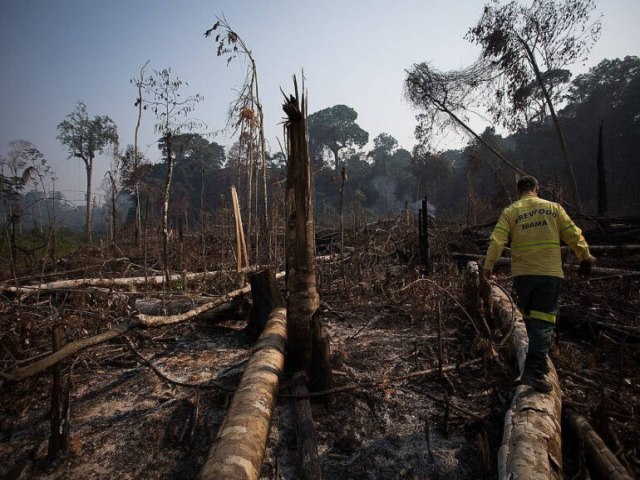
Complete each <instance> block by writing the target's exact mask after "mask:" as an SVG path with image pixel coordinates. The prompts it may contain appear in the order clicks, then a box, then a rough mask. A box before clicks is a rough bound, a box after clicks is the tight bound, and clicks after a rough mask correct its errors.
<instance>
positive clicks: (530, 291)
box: [513, 275, 560, 364]
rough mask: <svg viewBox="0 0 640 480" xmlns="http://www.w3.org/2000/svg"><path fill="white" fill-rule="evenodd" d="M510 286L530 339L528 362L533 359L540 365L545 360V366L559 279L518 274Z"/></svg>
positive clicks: (558, 292)
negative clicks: (513, 289)
mask: <svg viewBox="0 0 640 480" xmlns="http://www.w3.org/2000/svg"><path fill="white" fill-rule="evenodd" d="M513 286H514V288H515V290H516V294H517V296H518V307H520V310H521V311H522V315H523V316H524V319H525V325H526V327H527V335H528V336H529V350H528V352H527V358H528V361H529V360H533V359H534V358H535V359H536V360H539V361H540V362H542V361H543V359H544V363H545V364H546V355H547V353H548V352H549V348H550V347H551V342H552V340H553V335H554V333H555V323H556V318H557V315H558V298H559V296H560V278H558V277H551V276H545V275H520V276H517V277H514V278H513ZM529 357H531V358H530V359H529Z"/></svg>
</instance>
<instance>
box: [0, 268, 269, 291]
mask: <svg viewBox="0 0 640 480" xmlns="http://www.w3.org/2000/svg"><path fill="white" fill-rule="evenodd" d="M263 268H267V267H265V266H264V265H254V266H252V267H247V268H243V269H242V273H250V272H254V271H258V270H261V269H263ZM224 273H230V271H228V270H215V271H212V272H195V273H187V274H181V273H176V274H173V275H171V277H170V280H171V281H172V282H174V281H193V280H206V279H208V278H214V277H216V276H218V275H222V274H224ZM164 283H165V277H164V275H154V276H151V277H149V276H148V277H124V278H76V279H73V280H58V281H55V282H48V283H41V284H39V285H25V286H22V287H15V286H8V285H7V286H2V287H1V290H2V291H3V292H7V293H26V294H29V293H37V292H38V291H43V290H64V289H68V288H78V287H126V286H133V285H145V284H149V285H155V286H157V285H163V284H164Z"/></svg>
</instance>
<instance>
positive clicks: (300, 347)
mask: <svg viewBox="0 0 640 480" xmlns="http://www.w3.org/2000/svg"><path fill="white" fill-rule="evenodd" d="M294 87H295V95H290V96H289V98H286V99H285V103H284V105H283V107H282V108H283V110H284V111H285V113H286V114H287V122H286V124H285V131H286V137H287V154H288V158H287V238H286V252H287V290H288V291H289V304H288V308H287V316H288V318H289V322H288V324H289V331H288V336H289V339H290V342H289V358H290V361H291V363H292V366H293V367H294V369H295V370H300V369H301V370H305V371H307V372H308V373H309V377H310V380H311V381H312V382H314V383H316V381H317V382H318V383H319V384H323V388H322V389H326V388H330V384H331V383H332V381H331V369H330V368H328V367H327V368H326V369H325V370H326V371H325V372H324V374H325V378H322V379H321V378H320V377H321V376H322V375H317V374H318V371H315V372H313V371H312V363H313V364H322V363H323V360H322V359H321V358H317V357H316V358H314V356H319V357H322V355H323V353H324V352H320V351H318V350H317V349H314V348H313V346H312V344H317V345H318V346H320V345H323V344H325V345H326V343H327V341H326V339H323V338H321V337H322V334H321V328H318V326H316V328H314V323H317V321H314V315H315V313H316V310H317V309H318V305H319V302H320V298H319V296H318V290H317V288H316V270H315V263H314V253H315V227H314V220H313V198H312V192H313V189H312V186H311V181H312V179H311V169H310V163H309V145H308V142H307V132H306V105H305V96H304V93H303V94H302V101H300V97H299V95H298V85H297V82H296V80H295V77H294ZM303 88H304V87H303ZM314 337H315V338H314ZM324 363H325V364H326V365H328V361H326V359H324Z"/></svg>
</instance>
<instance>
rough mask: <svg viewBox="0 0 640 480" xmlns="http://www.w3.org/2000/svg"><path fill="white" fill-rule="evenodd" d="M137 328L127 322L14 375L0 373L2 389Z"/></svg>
mask: <svg viewBox="0 0 640 480" xmlns="http://www.w3.org/2000/svg"><path fill="white" fill-rule="evenodd" d="M133 326H135V321H132V320H125V321H124V322H121V323H119V324H118V325H116V326H115V327H114V328H112V329H111V330H107V331H106V332H102V333H100V334H98V335H94V336H93V337H89V338H83V339H82V340H76V341H75V342H70V343H67V344H66V345H65V346H64V347H62V348H61V349H60V350H56V351H55V352H53V353H52V354H51V355H48V356H46V357H44V358H43V359H41V360H38V361H37V362H34V363H32V364H31V365H27V366H26V367H22V368H19V369H18V370H16V371H15V372H12V373H4V372H3V373H0V387H2V385H3V384H4V382H7V381H8V382H13V381H19V380H23V379H25V378H27V377H31V376H32V375H35V374H36V373H40V372H42V371H43V370H46V369H47V368H49V367H51V366H53V365H55V364H56V363H58V362H60V361H62V360H64V359H65V358H68V357H70V356H72V355H75V354H76V353H78V352H80V351H82V350H84V349H85V348H88V347H92V346H94V345H98V344H100V343H103V342H107V341H109V340H112V339H114V338H116V337H119V336H120V335H122V334H123V333H125V332H127V331H128V330H129V329H130V328H132V327H133Z"/></svg>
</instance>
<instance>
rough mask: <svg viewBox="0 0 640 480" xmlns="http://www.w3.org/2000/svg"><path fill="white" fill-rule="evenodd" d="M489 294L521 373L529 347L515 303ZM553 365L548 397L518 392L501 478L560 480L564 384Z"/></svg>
mask: <svg viewBox="0 0 640 480" xmlns="http://www.w3.org/2000/svg"><path fill="white" fill-rule="evenodd" d="M478 268H479V267H478V264H477V263H475V262H469V264H468V265H467V272H466V274H467V275H468V276H477V275H478ZM489 287H490V288H489V289H485V292H484V294H485V301H486V302H487V305H488V306H489V308H490V311H491V313H492V316H493V317H495V318H496V319H497V320H499V323H500V325H501V326H502V328H503V329H504V330H507V331H508V332H509V333H507V335H510V338H511V340H512V344H513V347H514V350H515V352H516V357H517V361H518V370H519V372H520V374H522V371H523V369H524V361H525V358H526V352H527V347H528V343H529V340H528V337H527V332H526V327H525V325H524V321H523V319H522V314H521V313H520V311H519V310H518V308H517V307H516V305H515V304H514V303H513V301H512V300H511V298H510V297H509V296H508V295H507V294H506V293H505V292H503V291H502V290H501V289H500V288H499V287H498V286H496V285H489ZM548 362H549V373H548V374H547V379H548V380H549V381H550V382H551V385H552V387H553V389H552V391H551V392H550V393H549V394H541V393H538V392H536V391H535V390H533V389H532V388H531V387H529V386H526V385H520V386H518V388H517V389H516V393H515V396H514V397H513V400H512V402H511V406H510V408H509V410H508V411H507V413H506V415H505V423H504V431H503V437H502V445H501V447H500V448H499V450H498V478H499V479H504V480H507V479H511V478H545V479H556V478H557V479H561V478H562V444H561V428H560V412H561V409H562V401H561V393H562V392H561V390H560V383H559V381H558V375H557V373H556V370H555V368H554V366H553V364H552V363H551V360H548Z"/></svg>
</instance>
